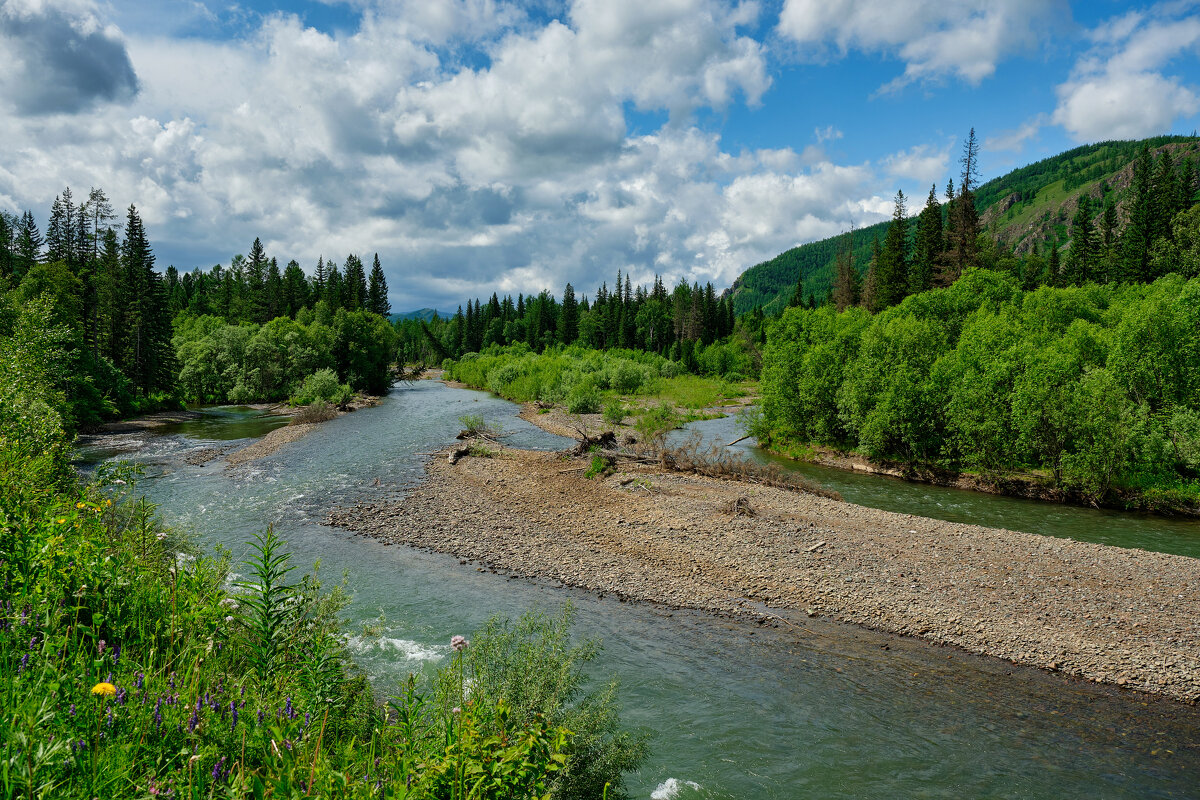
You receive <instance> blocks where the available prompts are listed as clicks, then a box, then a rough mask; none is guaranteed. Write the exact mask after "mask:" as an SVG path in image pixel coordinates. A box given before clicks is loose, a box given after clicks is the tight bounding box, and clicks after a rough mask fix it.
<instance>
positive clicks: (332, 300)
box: [324, 261, 346, 314]
mask: <svg viewBox="0 0 1200 800" xmlns="http://www.w3.org/2000/svg"><path fill="white" fill-rule="evenodd" d="M325 267H326V269H327V270H328V272H327V273H326V275H325V297H324V300H325V304H326V305H327V306H329V313H331V314H332V313H335V312H336V311H337V310H338V309H339V308H345V307H346V298H345V287H344V281H343V280H342V273H341V272H340V271H339V270H338V266H337V264H335V263H333V262H332V261H330V262H329V263H328V264H326V265H325Z"/></svg>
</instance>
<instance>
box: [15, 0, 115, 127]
mask: <svg viewBox="0 0 1200 800" xmlns="http://www.w3.org/2000/svg"><path fill="white" fill-rule="evenodd" d="M96 11H97V9H96V7H95V6H94V5H93V4H92V3H91V2H89V1H88V0H65V1H63V2H46V1H45V0H4V1H3V2H0V49H2V50H3V52H4V53H5V62H6V63H5V66H4V69H3V70H0V98H2V99H3V100H7V101H8V102H9V103H10V104H11V106H12V107H13V108H14V109H15V110H16V111H17V113H19V114H50V113H57V112H66V113H72V112H77V111H80V110H83V109H86V108H91V107H93V106H95V105H97V104H99V103H111V102H125V101H128V100H129V99H131V98H132V97H133V96H134V95H135V94H136V93H137V88H138V80H137V75H136V74H135V73H134V70H133V65H132V64H131V63H130V60H129V55H128V53H127V52H126V50H125V44H124V42H123V41H122V38H121V33H120V31H119V30H117V29H116V28H115V27H113V26H111V25H108V26H106V25H103V24H102V23H101V22H100V20H99V19H98V17H97V13H96Z"/></svg>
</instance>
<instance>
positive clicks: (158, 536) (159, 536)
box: [154, 533, 167, 542]
mask: <svg viewBox="0 0 1200 800" xmlns="http://www.w3.org/2000/svg"><path fill="white" fill-rule="evenodd" d="M154 538H155V539H157V540H158V541H160V542H161V541H163V540H164V539H166V538H167V535H166V534H165V533H157V534H155V535H154Z"/></svg>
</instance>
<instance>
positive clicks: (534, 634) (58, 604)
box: [0, 318, 644, 798]
mask: <svg viewBox="0 0 1200 800" xmlns="http://www.w3.org/2000/svg"><path fill="white" fill-rule="evenodd" d="M25 322H28V323H30V324H24V323H21V324H18V325H17V326H16V327H15V329H14V330H15V331H16V333H14V335H9V336H0V367H2V369H0V696H2V697H3V702H2V704H0V707H2V708H3V714H0V793H2V795H3V796H5V797H24V798H35V797H55V798H60V797H62V798H73V797H74V798H85V797H86V798H91V797H133V796H137V797H145V796H166V797H185V796H186V797H189V798H201V797H207V798H212V797H221V798H234V797H236V798H242V797H277V798H282V797H288V798H291V797H301V796H319V797H336V798H368V797H370V798H379V797H388V798H468V797H480V798H482V797H489V798H490V797H497V798H518V797H520V798H528V797H537V798H542V797H562V798H592V797H600V796H601V795H602V794H603V792H604V791H605V785H606V784H611V787H610V788H609V796H621V795H622V794H623V792H622V791H621V776H622V774H623V773H624V772H626V771H629V770H631V769H633V768H635V767H636V765H637V763H638V762H639V760H640V757H641V754H642V752H644V742H643V740H642V739H639V738H637V737H633V736H630V735H628V734H625V733H623V732H622V731H620V729H619V727H618V725H617V721H616V717H615V713H614V712H613V710H612V708H613V706H612V702H611V692H610V691H609V690H607V689H605V690H602V691H601V692H599V693H595V694H591V695H588V694H586V693H584V691H583V686H584V684H583V676H582V672H581V669H582V665H583V664H584V663H586V661H587V659H588V658H589V657H590V654H591V653H592V652H594V646H592V645H589V646H584V647H583V648H582V649H581V648H578V647H575V648H572V647H568V646H567V645H566V644H565V642H566V641H567V635H568V630H569V624H570V619H569V614H568V615H565V616H563V617H561V618H550V619H547V618H540V617H537V618H529V619H527V620H522V621H521V622H520V623H518V624H517V625H515V626H505V625H504V624H503V623H501V622H496V623H494V624H493V625H492V626H490V627H489V629H488V630H485V631H484V632H482V634H481V635H480V636H478V637H474V636H473V637H472V638H473V639H475V641H474V642H473V643H472V644H469V645H468V644H467V643H466V642H465V640H462V641H459V637H456V641H455V642H454V643H453V645H452V649H448V653H452V657H451V658H450V660H449V664H448V665H447V666H446V667H445V668H444V669H443V670H442V671H441V672H440V673H439V674H438V675H437V676H436V677H435V678H434V679H433V680H432V681H431V682H427V683H422V682H419V681H417V680H416V679H411V680H410V681H409V682H408V683H407V684H405V685H401V686H398V687H396V690H395V696H394V697H392V698H391V699H390V700H389V701H388V702H387V704H386V705H381V704H380V703H379V702H378V699H377V698H376V697H375V696H374V695H373V694H372V691H371V688H370V687H369V685H368V683H367V681H366V679H365V678H364V677H363V676H362V675H361V674H360V673H359V672H358V671H357V670H356V668H355V666H354V664H353V663H352V661H351V660H350V658H349V657H348V653H347V651H346V649H345V645H344V635H343V633H342V630H341V622H340V620H339V616H338V612H339V610H340V609H341V608H342V606H343V604H344V602H345V599H346V598H345V595H344V594H343V593H342V592H341V591H340V590H339V589H337V588H335V589H334V590H332V591H323V590H322V588H321V586H320V583H319V581H318V580H317V579H316V578H315V577H312V576H303V577H299V576H298V575H297V574H296V573H295V572H294V571H293V569H292V565H291V564H290V561H289V557H288V554H287V553H286V552H285V551H284V550H283V549H282V544H281V542H280V541H279V540H278V539H277V538H276V537H275V536H274V534H273V533H272V532H271V531H270V530H268V531H266V532H264V533H263V534H262V535H261V537H260V538H259V539H258V541H257V542H256V544H255V545H254V546H253V547H252V548H251V550H252V553H253V554H252V556H251V557H250V558H249V559H248V560H247V561H246V562H244V563H242V564H239V565H236V566H235V567H234V568H235V569H236V571H237V572H238V573H240V574H241V575H243V576H245V578H244V579H243V580H242V581H240V582H237V583H231V566H233V565H231V564H230V563H229V562H228V561H227V560H226V559H224V558H221V557H217V558H207V557H204V556H202V555H199V554H195V553H193V552H191V551H190V548H189V547H188V546H187V544H186V542H182V541H180V540H178V538H177V537H176V536H175V534H173V533H172V532H171V531H170V530H167V529H165V528H163V527H162V526H161V524H159V522H158V521H157V520H156V519H155V515H154V509H153V506H150V505H149V504H147V503H145V502H144V501H143V500H139V499H136V498H135V497H134V496H133V495H132V494H131V481H132V479H133V477H134V476H133V475H132V474H129V473H126V472H122V471H120V470H112V469H108V470H105V469H102V470H101V471H99V472H98V473H97V475H96V476H95V479H94V480H93V481H92V482H91V483H88V484H86V485H84V484H81V483H80V482H79V480H78V479H77V477H76V476H75V475H74V473H73V472H72V470H71V468H70V465H69V463H68V452H69V442H70V430H69V426H68V425H66V424H64V419H63V416H62V415H61V413H60V412H59V410H58V409H59V408H60V407H61V403H62V399H63V395H62V390H61V388H60V386H61V383H62V381H61V377H60V376H59V375H57V374H56V371H55V365H56V364H60V363H64V358H63V354H62V353H61V351H60V349H59V348H60V347H61V346H62V341H63V340H62V337H61V336H60V335H59V332H57V331H56V330H55V328H54V326H41V325H37V324H36V322H37V320H36V319H32V318H31V319H29V320H26V321H25ZM589 647H591V648H592V649H588V648H589ZM534 660H536V663H537V664H539V668H538V669H536V670H535V669H530V668H529V664H531V663H535V661H534ZM542 667H545V669H542ZM468 686H471V687H475V688H473V689H472V690H471V691H470V692H469V693H468V692H467V690H466V687H468ZM597 753H599V754H601V755H602V756H603V758H601V759H595V758H593V756H594V755H595V754H597ZM584 754H586V755H584Z"/></svg>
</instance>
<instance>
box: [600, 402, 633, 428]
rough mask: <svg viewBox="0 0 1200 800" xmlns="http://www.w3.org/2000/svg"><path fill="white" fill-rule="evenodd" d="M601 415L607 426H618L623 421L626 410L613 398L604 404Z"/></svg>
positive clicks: (623, 405)
mask: <svg viewBox="0 0 1200 800" xmlns="http://www.w3.org/2000/svg"><path fill="white" fill-rule="evenodd" d="M601 413H602V414H603V415H604V421H605V422H607V423H608V424H609V425H620V424H621V423H622V422H624V421H625V415H626V413H627V409H626V408H625V404H624V403H622V402H621V401H620V400H618V399H616V398H615V397H614V398H612V399H610V400H609V401H608V402H607V403H605V404H604V410H603V411H602V412H601Z"/></svg>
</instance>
